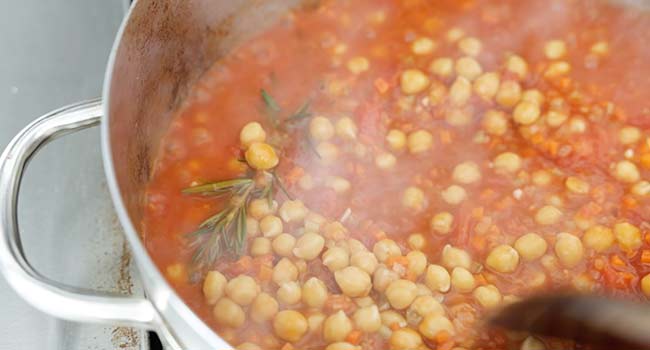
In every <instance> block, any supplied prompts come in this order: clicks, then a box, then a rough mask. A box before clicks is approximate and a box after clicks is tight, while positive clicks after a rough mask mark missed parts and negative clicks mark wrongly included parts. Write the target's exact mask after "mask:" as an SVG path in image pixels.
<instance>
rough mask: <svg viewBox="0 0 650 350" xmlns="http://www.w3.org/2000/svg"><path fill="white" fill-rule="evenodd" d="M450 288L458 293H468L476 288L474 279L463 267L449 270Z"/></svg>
mask: <svg viewBox="0 0 650 350" xmlns="http://www.w3.org/2000/svg"><path fill="white" fill-rule="evenodd" d="M451 286H452V287H454V289H455V290H457V291H458V292H460V293H469V292H471V291H472V290H474V287H476V279H475V278H474V276H473V275H472V273H471V272H469V271H468V270H467V269H466V268H464V267H454V269H453V270H451Z"/></svg>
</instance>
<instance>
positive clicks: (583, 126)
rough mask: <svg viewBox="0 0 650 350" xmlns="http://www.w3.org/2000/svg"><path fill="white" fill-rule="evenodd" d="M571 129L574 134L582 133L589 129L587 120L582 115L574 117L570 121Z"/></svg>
mask: <svg viewBox="0 0 650 350" xmlns="http://www.w3.org/2000/svg"><path fill="white" fill-rule="evenodd" d="M569 131H571V132H572V133H574V134H582V133H584V132H585V131H587V122H586V121H585V120H584V119H583V118H580V117H573V118H571V120H570V121H569Z"/></svg>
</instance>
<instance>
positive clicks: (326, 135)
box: [309, 116, 335, 141]
mask: <svg viewBox="0 0 650 350" xmlns="http://www.w3.org/2000/svg"><path fill="white" fill-rule="evenodd" d="M334 131H335V130H334V125H332V122H331V121H330V120H329V119H328V118H326V117H323V116H317V117H314V118H312V119H311V121H310V122H309V134H310V135H311V137H312V138H313V139H314V140H316V141H327V140H329V139H331V138H332V137H333V136H334Z"/></svg>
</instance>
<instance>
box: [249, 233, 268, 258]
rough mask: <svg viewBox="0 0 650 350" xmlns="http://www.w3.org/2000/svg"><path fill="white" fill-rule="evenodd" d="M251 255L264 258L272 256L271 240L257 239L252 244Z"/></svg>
mask: <svg viewBox="0 0 650 350" xmlns="http://www.w3.org/2000/svg"><path fill="white" fill-rule="evenodd" d="M250 254H251V255H252V256H262V255H268V254H271V240H269V239H268V238H264V237H257V238H255V239H253V243H251V247H250Z"/></svg>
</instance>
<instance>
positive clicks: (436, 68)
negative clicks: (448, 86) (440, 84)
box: [429, 57, 454, 78]
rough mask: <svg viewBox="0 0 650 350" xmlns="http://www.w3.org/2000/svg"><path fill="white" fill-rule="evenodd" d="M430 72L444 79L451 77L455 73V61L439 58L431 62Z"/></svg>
mask: <svg viewBox="0 0 650 350" xmlns="http://www.w3.org/2000/svg"><path fill="white" fill-rule="evenodd" d="M429 70H430V71H431V73H433V74H435V75H437V76H440V77H442V78H446V77H449V76H451V75H452V74H453V72H454V60H453V59H451V58H449V57H441V58H437V59H435V60H433V62H431V65H430V66H429Z"/></svg>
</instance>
